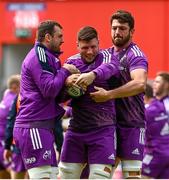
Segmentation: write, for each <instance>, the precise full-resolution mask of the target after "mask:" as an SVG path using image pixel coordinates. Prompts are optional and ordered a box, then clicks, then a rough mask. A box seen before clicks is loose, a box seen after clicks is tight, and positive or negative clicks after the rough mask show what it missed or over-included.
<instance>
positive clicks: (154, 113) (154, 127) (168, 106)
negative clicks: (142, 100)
mask: <svg viewBox="0 0 169 180" xmlns="http://www.w3.org/2000/svg"><path fill="white" fill-rule="evenodd" d="M167 111H168V112H167ZM145 112H146V147H145V152H146V153H154V152H158V153H162V154H168V156H169V151H168V148H169V144H168V142H169V96H167V97H165V98H164V99H161V100H157V99H155V100H153V102H152V103H151V104H150V106H149V107H148V108H146V111H145ZM159 146H160V148H159Z"/></svg>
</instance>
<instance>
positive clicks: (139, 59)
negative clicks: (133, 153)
mask: <svg viewBox="0 0 169 180" xmlns="http://www.w3.org/2000/svg"><path fill="white" fill-rule="evenodd" d="M107 51H108V52H110V53H111V54H112V55H114V56H115V57H116V58H114V60H116V61H118V63H119V70H120V80H119V79H118V80H117V79H116V78H112V87H114V88H116V87H119V86H122V85H124V84H126V83H128V82H129V81H131V76H130V73H131V72H132V71H133V70H135V69H144V70H145V71H147V69H148V63H147V59H146V57H145V55H144V54H143V52H142V51H141V50H140V49H139V48H138V46H137V45H136V44H134V43H131V44H130V45H129V46H128V47H127V48H126V49H122V50H121V51H120V52H118V53H117V52H115V51H114V48H113V47H111V48H109V49H108V50H107ZM111 68H112V69H111ZM113 69H114V67H113V66H112V64H111V63H109V64H104V65H102V66H100V67H99V68H98V69H96V70H94V72H95V73H96V74H97V77H98V78H99V79H105V77H104V74H107V77H110V76H111V75H112V71H113ZM115 104H116V113H117V123H118V124H119V125H121V126H126V127H144V125H145V115H144V102H143V93H140V94H138V95H135V96H130V97H125V98H118V99H116V100H115Z"/></svg>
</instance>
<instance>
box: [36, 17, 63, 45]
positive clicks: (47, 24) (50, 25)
mask: <svg viewBox="0 0 169 180" xmlns="http://www.w3.org/2000/svg"><path fill="white" fill-rule="evenodd" d="M54 26H58V27H59V28H61V29H62V26H61V25H60V24H59V23H58V22H56V21H53V20H46V21H43V22H41V23H40V24H39V26H38V30H37V40H38V41H39V42H42V41H43V40H44V38H45V35H46V34H47V33H48V34H50V35H51V36H53V33H54Z"/></svg>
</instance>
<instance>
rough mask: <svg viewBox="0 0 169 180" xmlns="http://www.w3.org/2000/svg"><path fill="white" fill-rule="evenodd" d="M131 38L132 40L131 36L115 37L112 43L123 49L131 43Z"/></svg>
mask: <svg viewBox="0 0 169 180" xmlns="http://www.w3.org/2000/svg"><path fill="white" fill-rule="evenodd" d="M130 38H131V36H130V34H128V35H127V36H126V37H125V38H122V37H113V38H112V42H113V44H114V45H115V46H117V47H123V46H124V45H125V44H127V43H128V42H129V40H130Z"/></svg>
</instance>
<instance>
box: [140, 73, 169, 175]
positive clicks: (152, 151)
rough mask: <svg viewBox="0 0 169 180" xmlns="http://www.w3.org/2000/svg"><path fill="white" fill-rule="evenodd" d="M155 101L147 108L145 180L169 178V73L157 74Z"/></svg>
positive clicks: (154, 89) (144, 160)
mask: <svg viewBox="0 0 169 180" xmlns="http://www.w3.org/2000/svg"><path fill="white" fill-rule="evenodd" d="M153 93H154V96H155V99H154V100H153V101H152V102H151V104H150V105H149V107H147V108H146V111H145V112H146V144H145V152H144V159H143V165H142V175H143V177H144V178H146V179H147V178H152V179H168V178H169V151H168V149H169V143H168V142H169V73H167V72H161V73H159V74H157V76H156V78H155V80H154V82H153Z"/></svg>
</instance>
